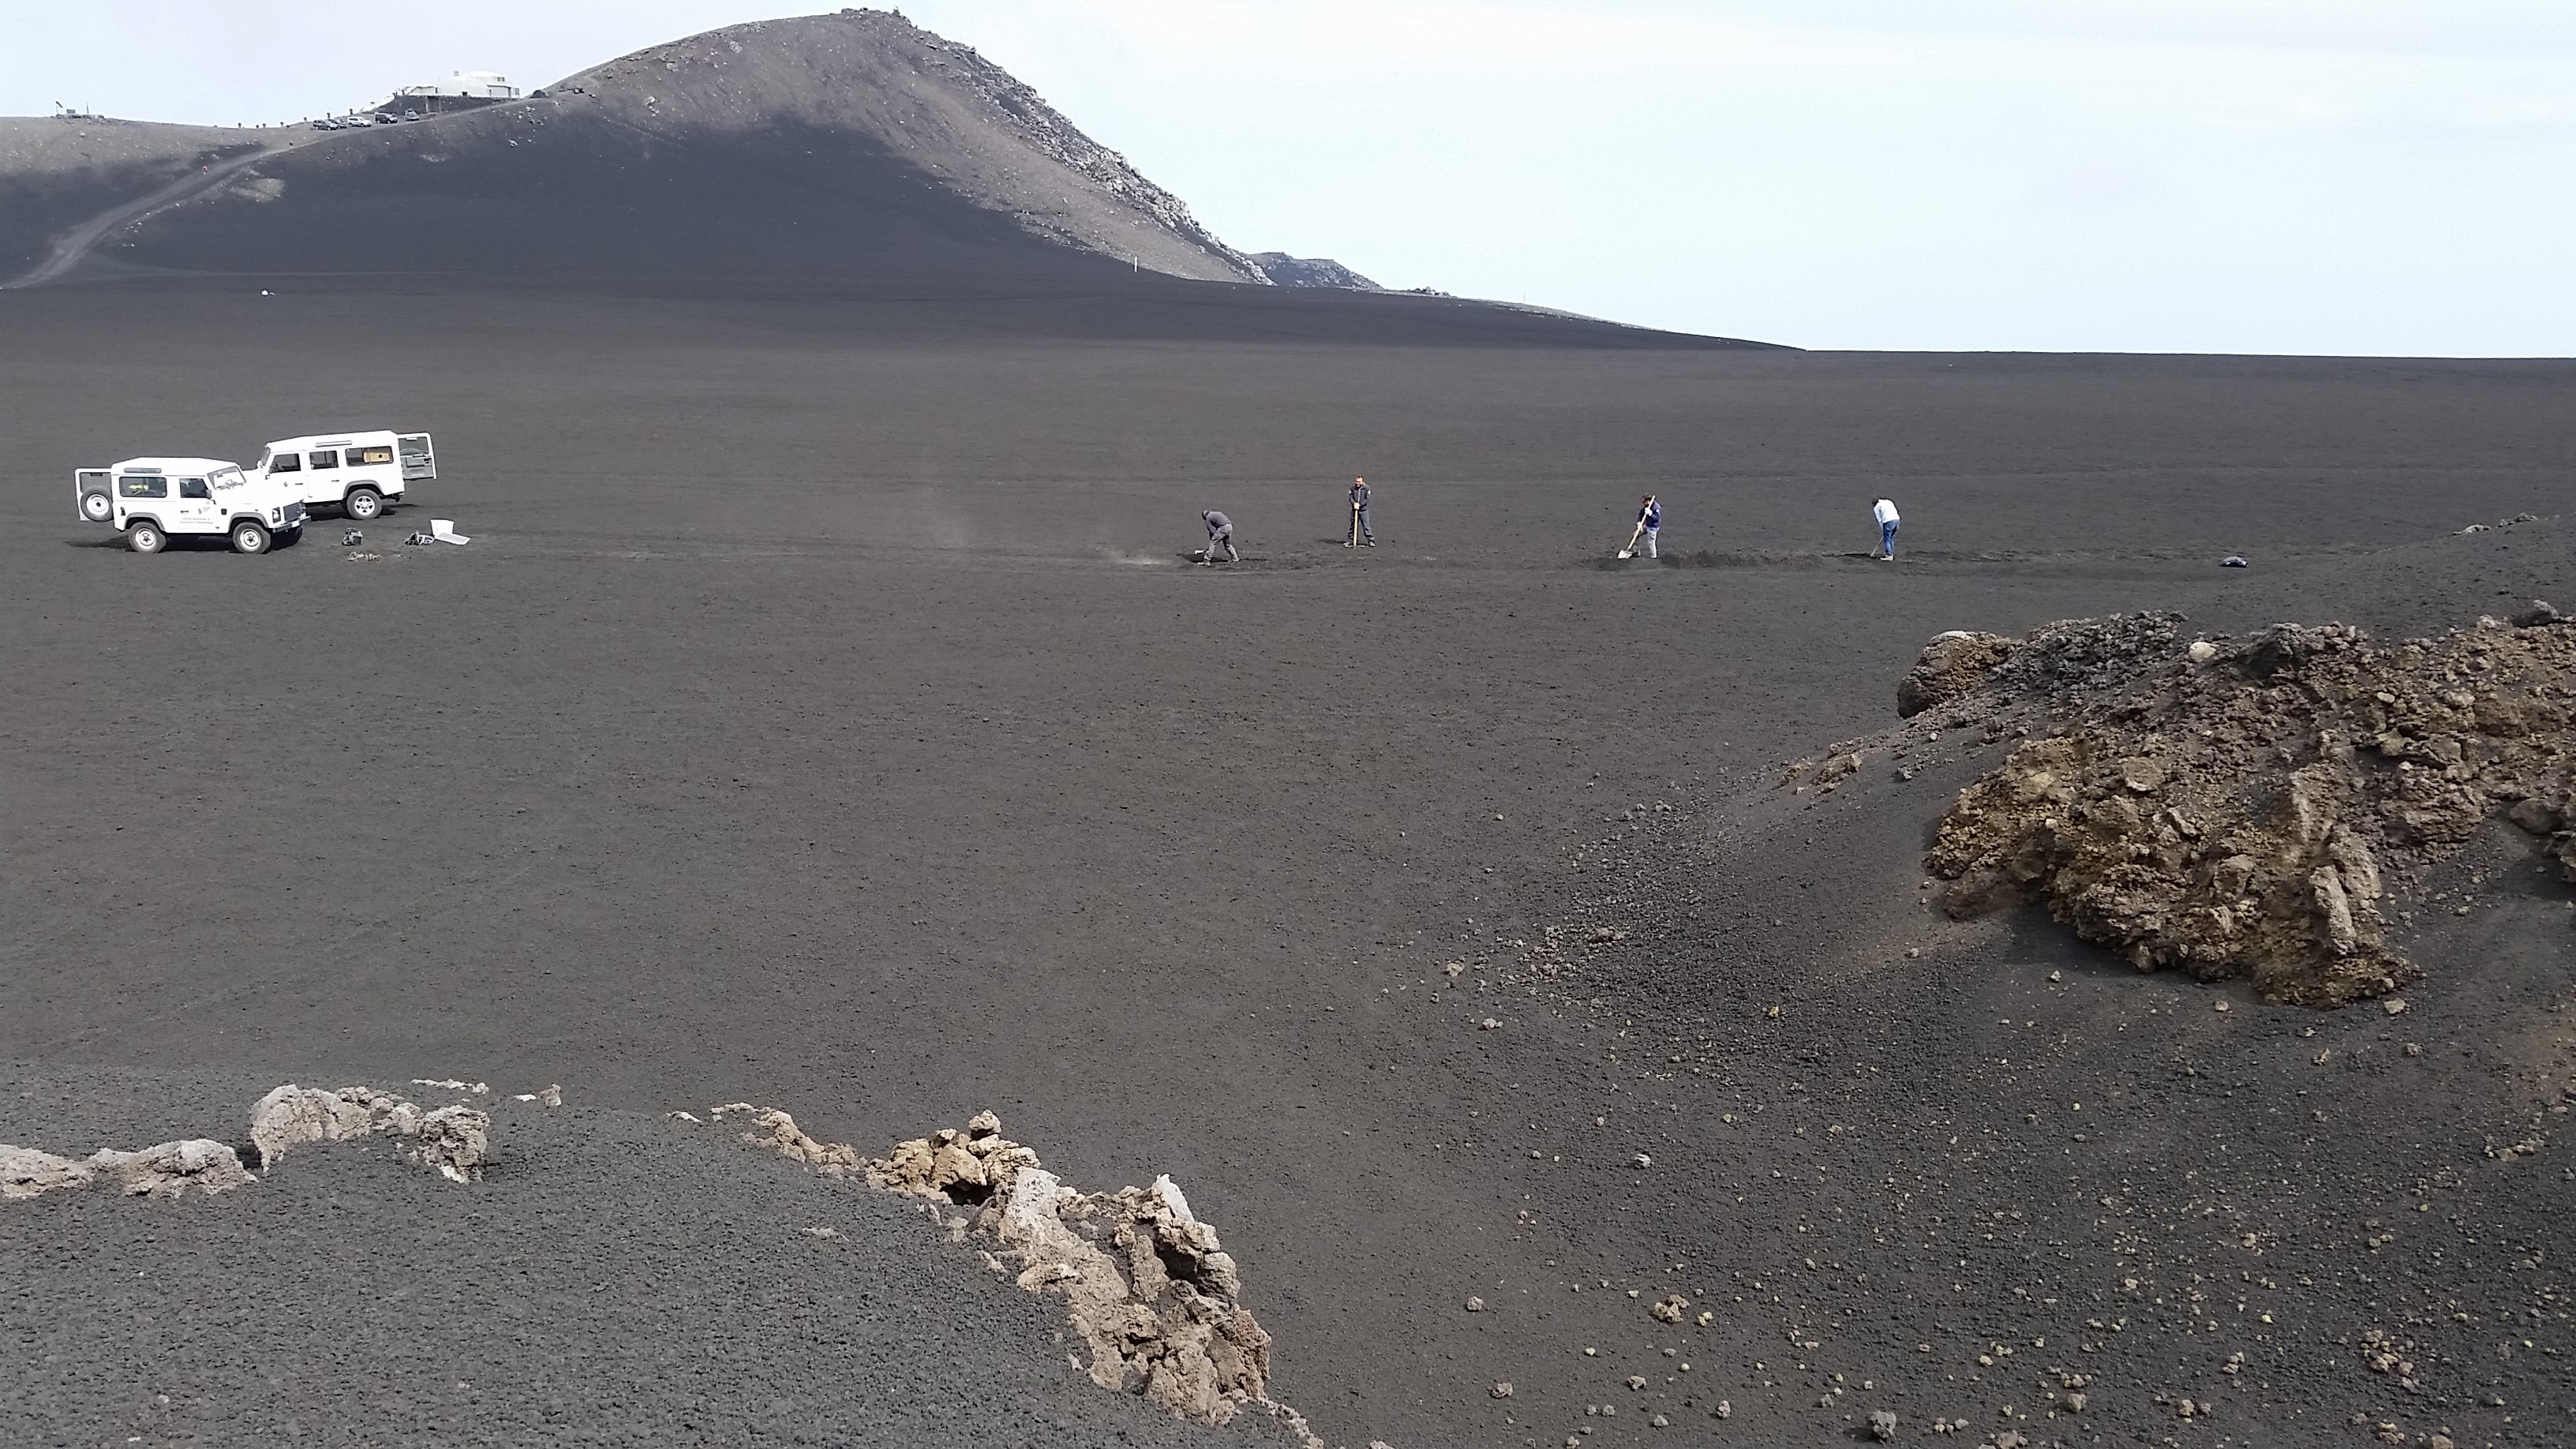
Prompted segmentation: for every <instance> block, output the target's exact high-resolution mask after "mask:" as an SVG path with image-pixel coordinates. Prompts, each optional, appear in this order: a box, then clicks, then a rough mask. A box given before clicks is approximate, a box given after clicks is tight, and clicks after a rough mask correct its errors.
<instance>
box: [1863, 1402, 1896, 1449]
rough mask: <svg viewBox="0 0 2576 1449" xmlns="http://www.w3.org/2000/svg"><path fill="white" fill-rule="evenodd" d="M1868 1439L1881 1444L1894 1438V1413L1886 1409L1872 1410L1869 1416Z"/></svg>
mask: <svg viewBox="0 0 2576 1449" xmlns="http://www.w3.org/2000/svg"><path fill="white" fill-rule="evenodd" d="M1869 1437H1871V1438H1873V1439H1876V1440H1878V1441H1880V1442H1881V1443H1884V1442H1886V1441H1887V1440H1890V1439H1893V1438H1895V1437H1896V1415H1895V1413H1894V1412H1893V1411H1891V1410H1888V1409H1872V1410H1871V1411H1870V1414H1869Z"/></svg>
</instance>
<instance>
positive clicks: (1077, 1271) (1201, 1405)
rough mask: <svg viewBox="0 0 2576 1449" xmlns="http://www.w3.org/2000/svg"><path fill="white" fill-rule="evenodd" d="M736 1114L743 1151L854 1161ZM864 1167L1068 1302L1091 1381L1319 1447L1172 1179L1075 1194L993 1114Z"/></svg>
mask: <svg viewBox="0 0 2576 1449" xmlns="http://www.w3.org/2000/svg"><path fill="white" fill-rule="evenodd" d="M739 1113H749V1114H752V1116H753V1120H754V1122H755V1123H756V1124H757V1129H758V1130H755V1131H753V1132H748V1133H745V1134H744V1140H745V1141H746V1142H749V1143H752V1144H754V1145H756V1146H761V1147H766V1148H769V1149H771V1150H773V1151H776V1152H779V1153H780V1154H781V1155H783V1156H786V1157H787V1158H789V1159H791V1160H793V1161H797V1162H802V1163H805V1164H807V1165H808V1166H812V1167H814V1168H815V1169H816V1170H817V1171H820V1172H823V1173H825V1174H827V1175H831V1176H841V1175H845V1174H846V1173H847V1172H848V1171H849V1170H850V1164H851V1163H853V1162H855V1161H856V1154H855V1153H853V1152H852V1151H851V1149H850V1148H848V1147H846V1146H840V1145H837V1144H825V1143H819V1142H815V1141H814V1140H813V1139H812V1138H810V1137H807V1136H806V1135H805V1134H804V1133H803V1132H802V1131H800V1130H798V1129H797V1128H796V1125H795V1121H794V1119H793V1118H790V1117H789V1116H788V1115H787V1114H786V1113H784V1112H780V1111H777V1110H775V1109H762V1108H759V1107H754V1106H751V1105H750V1104H748V1103H739V1102H737V1103H732V1104H729V1105H727V1106H724V1107H719V1108H716V1109H715V1112H714V1115H715V1116H716V1117H717V1118H718V1119H722V1118H724V1117H726V1116H729V1115H734V1114H739ZM859 1169H860V1170H861V1171H862V1172H864V1174H865V1176H866V1178H867V1181H868V1183H869V1185H870V1186H872V1187H876V1188H879V1189H881V1190H884V1191H887V1192H898V1193H904V1194H907V1195H910V1196H915V1197H921V1198H925V1199H928V1200H930V1201H931V1202H933V1203H936V1204H940V1205H941V1207H942V1210H943V1212H944V1209H945V1208H947V1207H967V1208H973V1209H975V1210H976V1211H975V1213H974V1216H973V1217H972V1219H971V1220H962V1221H965V1227H964V1228H963V1229H962V1230H960V1231H961V1232H973V1233H976V1234H980V1235H984V1236H987V1237H990V1238H991V1239H993V1240H995V1242H996V1243H997V1244H998V1245H999V1248H1000V1251H1001V1254H1002V1257H1004V1258H1007V1259H1009V1260H1010V1261H1008V1262H1003V1264H1002V1266H1003V1267H1004V1270H1005V1271H1014V1273H1015V1278H1016V1281H1017V1282H1018V1283H1019V1285H1020V1286H1021V1287H1022V1288H1024V1289H1027V1290H1028V1291H1030V1292H1032V1293H1054V1294H1057V1295H1060V1296H1062V1297H1063V1298H1064V1300H1065V1304H1066V1311H1067V1317H1068V1319H1069V1320H1070V1322H1071V1326H1072V1328H1073V1330H1074V1333H1075V1334H1076V1336H1078V1337H1079V1338H1080V1339H1081V1340H1082V1342H1083V1345H1084V1347H1086V1348H1087V1349H1089V1350H1090V1354H1091V1363H1090V1367H1089V1372H1090V1375H1091V1379H1092V1382H1094V1383H1096V1384H1098V1385H1100V1386H1101V1387H1102V1388H1105V1389H1111V1390H1115V1391H1117V1392H1120V1393H1130V1394H1136V1395H1139V1396H1141V1397H1143V1398H1145V1399H1148V1400H1151V1401H1152V1402H1154V1403H1157V1404H1160V1405H1162V1406H1163V1407H1165V1408H1167V1409H1170V1410H1171V1411H1172V1412H1174V1413H1176V1414H1181V1415H1184V1416H1186V1417H1188V1418H1192V1419H1196V1420H1198V1421H1200V1422H1202V1423H1208V1424H1225V1423H1230V1422H1232V1421H1233V1419H1234V1418H1235V1417H1236V1416H1237V1415H1238V1414H1241V1413H1245V1412H1254V1413H1261V1414H1267V1415H1270V1416H1272V1417H1275V1418H1277V1419H1280V1420H1281V1421H1283V1422H1284V1423H1285V1424H1286V1425H1287V1426H1288V1427H1289V1428H1290V1430H1291V1431H1292V1432H1294V1433H1295V1434H1296V1435H1297V1436H1298V1437H1299V1439H1300V1440H1301V1442H1304V1443H1306V1444H1308V1445H1310V1446H1313V1449H1321V1444H1322V1441H1321V1440H1320V1439H1318V1438H1316V1437H1315V1436H1314V1434H1313V1432H1312V1431H1311V1430H1310V1429H1309V1428H1308V1427H1307V1425H1306V1421H1305V1420H1304V1419H1303V1418H1301V1417H1300V1416H1298V1415H1297V1414H1296V1412H1295V1411H1294V1410H1291V1409H1289V1408H1288V1407H1286V1406H1285V1405H1282V1404H1279V1403H1277V1402H1275V1401H1274V1400H1272V1399H1271V1398H1270V1397H1269V1375H1270V1335H1269V1333H1268V1332H1267V1331H1265V1330H1264V1329H1263V1328H1262V1327H1261V1324H1260V1322H1259V1320H1257V1319H1255V1318H1254V1317H1253V1315H1252V1310H1250V1309H1249V1308H1246V1307H1245V1306H1243V1303H1242V1294H1243V1274H1242V1270H1241V1268H1240V1266H1239V1265H1238V1264H1236V1262H1235V1260H1234V1257H1233V1255H1232V1254H1230V1253H1228V1252H1226V1251H1225V1248H1224V1245H1223V1243H1222V1242H1220V1241H1219V1239H1218V1237H1217V1232H1216V1229H1215V1228H1214V1227H1212V1226H1210V1225H1209V1224H1208V1223H1207V1222H1205V1221H1204V1220H1202V1219H1201V1218H1199V1216H1198V1215H1197V1214H1196V1213H1194V1212H1192V1211H1191V1209H1190V1204H1189V1199H1188V1198H1187V1197H1185V1196H1184V1195H1183V1194H1182V1192H1181V1189H1180V1185H1179V1184H1177V1183H1175V1182H1173V1181H1172V1180H1171V1178H1170V1177H1168V1176H1165V1177H1157V1178H1155V1179H1154V1183H1153V1185H1152V1186H1151V1187H1145V1188H1134V1187H1127V1188H1121V1189H1119V1190H1118V1191H1116V1192H1106V1193H1084V1192H1078V1191H1075V1190H1074V1189H1072V1188H1069V1187H1066V1186H1065V1185H1064V1182H1063V1180H1062V1179H1060V1178H1058V1177H1057V1176H1056V1175H1055V1174H1054V1173H1052V1172H1049V1171H1047V1170H1046V1168H1045V1167H1044V1165H1043V1164H1041V1163H1040V1161H1039V1160H1038V1155H1037V1153H1036V1152H1035V1151H1033V1150H1032V1149H1030V1148H1028V1147H1024V1146H1022V1145H1021V1144H1019V1143H1016V1142H1013V1141H1011V1140H1010V1139H1008V1138H1006V1137H1004V1136H1003V1135H1002V1122H1001V1119H1000V1118H998V1117H996V1116H994V1115H993V1114H992V1113H990V1112H979V1113H977V1114H976V1115H975V1116H974V1118H973V1119H972V1120H970V1121H969V1122H968V1123H967V1124H966V1126H965V1128H964V1129H963V1130H962V1131H961V1130H959V1129H956V1128H943V1129H941V1130H940V1131H938V1132H935V1133H932V1134H931V1135H930V1136H928V1137H917V1138H914V1139H912V1140H910V1141H906V1142H901V1143H898V1144H896V1145H895V1147H894V1149H893V1150H892V1151H891V1152H889V1153H888V1154H887V1155H886V1156H884V1157H882V1158H877V1159H872V1160H869V1161H867V1162H865V1163H863V1164H859ZM994 1261H997V1262H1000V1261H1001V1258H995V1259H994Z"/></svg>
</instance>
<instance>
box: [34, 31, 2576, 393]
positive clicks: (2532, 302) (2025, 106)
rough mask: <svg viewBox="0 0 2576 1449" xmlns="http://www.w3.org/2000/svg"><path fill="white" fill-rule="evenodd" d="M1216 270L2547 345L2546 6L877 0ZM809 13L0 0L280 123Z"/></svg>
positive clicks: (2567, 272) (1813, 309)
mask: <svg viewBox="0 0 2576 1449" xmlns="http://www.w3.org/2000/svg"><path fill="white" fill-rule="evenodd" d="M901 8H902V9H903V11H904V13H905V14H906V15H908V16H909V17H911V18H912V19H913V20H915V21H917V22H919V23H920V24H922V25H925V26H927V27H929V28H931V29H933V30H936V31H939V32H940V33H942V34H944V35H947V36H949V37H950V38H952V39H956V40H961V41H964V42H966V43H968V44H971V45H973V46H975V47H977V48H978V49H980V50H981V51H983V52H984V54H985V55H987V56H988V57H990V58H992V59H993V60H995V61H998V62H999V63H1001V64H1003V65H1005V66H1007V67H1009V68H1010V69H1011V70H1012V71H1014V72H1015V73H1017V74H1018V75H1019V76H1020V78H1021V79H1023V80H1025V81H1027V82H1029V83H1030V84H1031V85H1033V86H1035V87H1036V88H1037V89H1038V90H1039V92H1040V93H1042V94H1044V95H1045V96H1046V97H1047V98H1048V99H1049V100H1050V101H1052V102H1054V103H1055V105H1056V106H1057V107H1058V108H1059V109H1061V110H1063V111H1064V112H1065V113H1066V114H1067V115H1069V116H1071V117H1072V118H1073V120H1074V122H1075V123H1076V124H1078V125H1080V126H1081V127H1082V128H1083V129H1084V130H1086V131H1088V132H1089V133H1090V134H1091V135H1092V136H1094V137H1095V138H1097V139H1098V140H1100V141H1102V142H1103V143H1105V144H1107V145H1109V146H1112V147H1115V148H1117V149H1119V150H1121V151H1124V152H1125V153H1126V154H1127V156H1128V157H1129V159H1130V160H1132V161H1134V162H1135V163H1136V164H1137V166H1138V167H1139V168H1140V169H1141V170H1143V171H1144V172H1145V173H1146V174H1147V175H1148V176H1151V177H1153V178H1154V179H1155V180H1156V181H1159V182H1161V183H1162V184H1163V185H1165V186H1167V187H1169V188H1170V189H1171V190H1173V191H1175V192H1177V193H1179V194H1180V195H1181V196H1182V197H1183V198H1184V199H1186V200H1187V201H1188V202H1189V203H1190V204H1191V206H1192V208H1193V209H1194V210H1196V211H1197V213H1198V215H1199V217H1200V219H1201V220H1202V221H1204V222H1206V223H1207V224H1208V225H1209V226H1210V227H1211V228H1212V229H1213V230H1214V231H1215V232H1216V233H1217V234H1218V235H1220V236H1222V237H1224V238H1225V239H1226V240H1227V241H1229V242H1232V243H1233V244H1235V245H1236V246H1239V247H1242V248H1244V249H1246V250H1252V251H1262V250H1272V249H1279V250H1286V251H1292V252H1296V253H1299V254H1301V255H1308V256H1330V257H1334V258H1337V259H1339V260H1341V261H1342V262H1344V263H1346V264H1348V265H1350V266H1352V267H1355V268H1357V269H1358V270H1360V271H1362V272H1365V273H1367V274H1368V275H1370V276H1371V277H1374V278H1376V279H1377V280H1379V281H1381V282H1384V283H1387V284H1389V285H1393V286H1434V287H1439V288H1441V289H1443V290H1445V291H1452V292H1457V293H1461V294H1464V295H1472V296H1484V297H1499V298H1506V299H1515V300H1517V299H1527V300H1529V301H1532V302H1541V303H1547V304H1550V305H1554V306H1560V307H1568V308H1572V309H1575V310H1577V311H1582V312H1590V313H1595V314H1598V315H1601V316H1607V317H1615V318H1619V319H1621V320H1624V321H1631V322H1642V323H1649V324H1654V325H1658V326H1665V327H1675V328H1682V329H1686V330H1691V331H1700V332H1713V333H1721V334H1726V335H1732V336H1742V337H1760V338H1767V339H1772V340H1776V341H1782V342H1791V343H1797V344H1800V345H1804V346H1811V347H1864V348H1938V349H1988V348H2035V349H2080V350H2125V351H2225V352H2308V353H2382V354H2439V355H2549V356H2566V355H2570V354H2576V0H1939V3H1934V0H907V3H905V4H904V5H903V6H902V7H901ZM810 9H811V7H808V6H780V5H774V4H768V3H763V0H730V3H728V0H442V3H439V4H436V5H402V6H389V5H376V4H366V3H351V0H327V3H324V0H311V3H308V0H238V3H234V4H227V5H222V6H215V5H209V4H206V3H204V0H85V3H81V4H67V3H62V0H0V114H22V115H23V114H43V113H45V112H47V111H49V110H50V109H51V108H52V106H53V103H54V102H56V101H61V102H65V103H68V104H71V105H74V106H81V107H88V108H93V109H96V110H101V111H105V112H107V113H109V114H113V115H124V116H134V117H140V118H145V119H152V120H171V121H213V122H232V121H254V120H276V119H293V118H297V117H302V116H308V115H318V114H321V113H323V112H326V111H330V110H336V109H342V108H346V107H348V106H351V105H354V104H358V103H361V102H364V101H367V100H371V99H375V98H378V97H381V96H382V95H384V94H385V93H386V92H388V91H389V90H391V89H392V88H393V87H394V86H395V85H397V84H404V83H409V82H414V81H420V80H429V79H433V78H436V77H439V76H443V75H445V74H446V73H447V72H448V71H451V70H455V69H460V68H475V69H491V70H499V71H503V72H505V73H507V74H508V75H510V76H511V77H512V78H513V79H514V80H517V81H519V82H521V83H522V84H542V83H545V82H548V81H552V80H554V79H557V78H558V77H560V76H562V75H565V74H568V73H570V72H572V71H575V70H578V69H581V68H583V67H585V66H587V65H590V64H593V63H595V62H597V61H599V60H603V59H606V58H608V57H609V56H612V55H615V54H619V53H622V52H624V51H627V50H632V49H635V48H637V47H640V46H643V45H648V44H651V43H653V42H656V41H661V40H667V39H672V38H675V37H677V36H681V35H685V34H689V33H692V32H694V31H698V30H704V29H709V28H712V27H715V26H718V25H724V24H730V23H733V22H736V21H741V20H749V19H757V18H761V17H764V16H769V15H785V14H796V13H803V12H806V11H808V10H810Z"/></svg>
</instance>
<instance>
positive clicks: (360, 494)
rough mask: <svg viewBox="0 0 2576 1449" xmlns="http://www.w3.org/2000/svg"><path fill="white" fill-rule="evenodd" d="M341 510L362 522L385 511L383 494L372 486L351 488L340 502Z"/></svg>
mask: <svg viewBox="0 0 2576 1449" xmlns="http://www.w3.org/2000/svg"><path fill="white" fill-rule="evenodd" d="M340 508H341V511H342V512H344V513H346V514H348V515H349V516H350V517H351V518H354V519H356V520H358V521H359V522H360V523H364V522H366V521H367V520H369V519H371V518H374V517H375V516H376V515H377V514H380V513H382V512H384V511H385V495H383V494H381V493H378V492H377V491H376V490H374V489H373V488H352V489H350V490H349V496H348V497H347V498H345V499H343V500H341V503H340Z"/></svg>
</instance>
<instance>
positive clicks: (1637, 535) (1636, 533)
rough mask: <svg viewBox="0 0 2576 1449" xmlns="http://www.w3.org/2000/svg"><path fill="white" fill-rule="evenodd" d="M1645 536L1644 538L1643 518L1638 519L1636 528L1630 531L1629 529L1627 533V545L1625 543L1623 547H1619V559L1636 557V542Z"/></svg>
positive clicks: (1644, 523)
mask: <svg viewBox="0 0 2576 1449" xmlns="http://www.w3.org/2000/svg"><path fill="white" fill-rule="evenodd" d="M1645 536H1646V520H1645V519H1644V518H1642V517H1640V518H1639V519H1638V520H1637V526H1636V527H1635V528H1632V529H1630V530H1629V531H1628V541H1627V543H1625V544H1623V545H1621V546H1620V549H1619V557H1621V558H1635V557H1636V556H1637V540H1638V539H1641V538H1644V537H1645Z"/></svg>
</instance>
